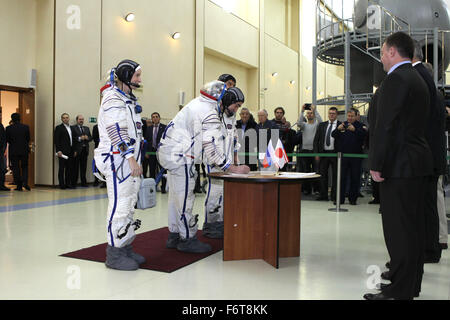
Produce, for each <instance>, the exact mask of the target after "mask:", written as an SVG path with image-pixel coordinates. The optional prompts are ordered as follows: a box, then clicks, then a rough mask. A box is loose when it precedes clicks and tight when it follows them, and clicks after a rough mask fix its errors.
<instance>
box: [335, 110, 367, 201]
mask: <svg viewBox="0 0 450 320" xmlns="http://www.w3.org/2000/svg"><path fill="white" fill-rule="evenodd" d="M357 113H358V111H357V110H356V109H354V108H351V109H350V110H348V112H347V121H345V122H343V123H341V124H340V125H338V127H337V128H336V130H334V131H333V132H332V133H331V136H332V137H333V138H334V139H335V147H336V151H338V152H342V153H351V154H362V152H363V150H362V147H363V144H364V138H365V137H366V131H365V130H364V128H363V124H362V123H361V122H359V121H357V120H356V114H357ZM361 163H362V160H361V159H358V158H343V159H342V167H341V171H342V175H341V177H342V179H341V190H342V192H341V204H343V203H344V202H345V192H344V191H345V190H347V188H346V187H347V184H348V182H350V186H349V196H348V200H349V202H350V204H351V205H356V200H357V199H358V195H359V186H360V185H361ZM347 177H350V181H348V180H347Z"/></svg>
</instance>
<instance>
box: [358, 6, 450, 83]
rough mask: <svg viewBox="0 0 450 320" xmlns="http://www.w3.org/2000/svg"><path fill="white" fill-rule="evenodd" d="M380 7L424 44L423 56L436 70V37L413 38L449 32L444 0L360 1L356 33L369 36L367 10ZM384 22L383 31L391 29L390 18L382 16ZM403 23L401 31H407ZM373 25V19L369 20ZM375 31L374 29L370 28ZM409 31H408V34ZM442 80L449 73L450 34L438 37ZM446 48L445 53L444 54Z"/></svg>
mask: <svg viewBox="0 0 450 320" xmlns="http://www.w3.org/2000/svg"><path fill="white" fill-rule="evenodd" d="M374 3H375V4H379V5H380V6H381V7H383V8H384V9H386V10H387V11H388V12H390V13H391V14H393V15H394V16H396V17H399V18H400V19H401V20H404V21H405V22H407V23H408V24H409V26H410V28H411V31H412V32H411V34H412V37H413V38H414V39H415V40H417V41H419V43H421V44H422V48H423V52H424V56H425V53H426V54H427V56H428V62H430V63H431V64H433V66H435V64H434V61H433V36H432V35H431V36H428V37H427V38H425V36H424V35H417V34H414V30H419V29H434V28H436V27H437V28H439V30H450V12H449V9H448V5H447V1H445V0H372V1H370V3H369V1H368V0H358V1H357V2H356V4H355V8H354V26H355V30H356V31H357V32H361V33H366V32H367V8H368V6H370V5H372V4H374ZM381 16H382V17H384V18H383V20H384V23H382V24H383V29H384V30H389V29H390V28H391V25H392V24H391V19H390V18H389V15H387V14H384V15H383V14H382V15H381ZM401 20H399V23H400V25H401V26H402V27H404V28H407V26H406V25H404V24H403V23H402V22H401ZM369 23H370V18H369ZM371 30H372V31H373V25H372V27H371ZM407 30H408V29H406V31H407ZM438 47H439V52H438V59H439V63H438V66H439V69H438V70H439V78H441V74H442V70H447V68H448V66H449V63H450V33H439V45H438ZM443 48H444V50H442V49H443Z"/></svg>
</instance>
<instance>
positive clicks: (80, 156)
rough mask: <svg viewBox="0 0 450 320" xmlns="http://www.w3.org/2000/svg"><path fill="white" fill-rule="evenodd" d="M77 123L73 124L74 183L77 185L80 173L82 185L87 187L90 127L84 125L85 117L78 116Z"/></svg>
mask: <svg viewBox="0 0 450 320" xmlns="http://www.w3.org/2000/svg"><path fill="white" fill-rule="evenodd" d="M76 121H77V124H76V125H74V126H72V127H71V128H72V146H73V156H74V172H73V183H72V184H73V185H77V182H78V173H79V175H80V180H81V186H82V187H87V182H86V168H87V158H88V155H89V142H91V141H92V136H91V131H90V130H89V127H86V126H84V117H83V116H82V115H78V116H77V117H76Z"/></svg>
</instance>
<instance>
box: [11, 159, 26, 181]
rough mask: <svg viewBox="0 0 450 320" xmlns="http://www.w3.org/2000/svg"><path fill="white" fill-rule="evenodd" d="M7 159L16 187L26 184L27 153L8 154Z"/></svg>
mask: <svg viewBox="0 0 450 320" xmlns="http://www.w3.org/2000/svg"><path fill="white" fill-rule="evenodd" d="M9 160H10V161H11V166H12V168H13V169H12V170H13V176H14V181H15V182H16V185H17V188H21V187H22V186H27V185H28V155H22V156H16V155H10V156H9Z"/></svg>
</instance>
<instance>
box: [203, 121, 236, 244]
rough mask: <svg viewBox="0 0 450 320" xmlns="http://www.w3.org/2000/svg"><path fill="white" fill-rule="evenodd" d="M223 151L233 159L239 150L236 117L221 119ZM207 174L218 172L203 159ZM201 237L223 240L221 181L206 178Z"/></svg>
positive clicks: (217, 169) (218, 170) (218, 169)
mask: <svg viewBox="0 0 450 320" xmlns="http://www.w3.org/2000/svg"><path fill="white" fill-rule="evenodd" d="M222 121H223V123H224V126H223V131H222V133H223V136H224V137H225V139H224V149H225V154H226V157H227V158H228V159H234V156H235V153H237V152H238V151H239V149H240V144H239V142H238V141H239V138H238V136H237V130H236V115H235V114H234V115H232V116H227V115H226V113H224V115H223V119H222ZM204 160H205V161H204V162H205V166H206V169H207V173H213V172H220V171H221V170H220V168H217V167H216V166H215V165H214V164H209V163H208V162H207V159H204ZM203 235H205V236H206V237H209V238H223V181H222V180H219V179H211V178H210V177H208V189H207V194H206V199H205V223H204V225H203Z"/></svg>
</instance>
